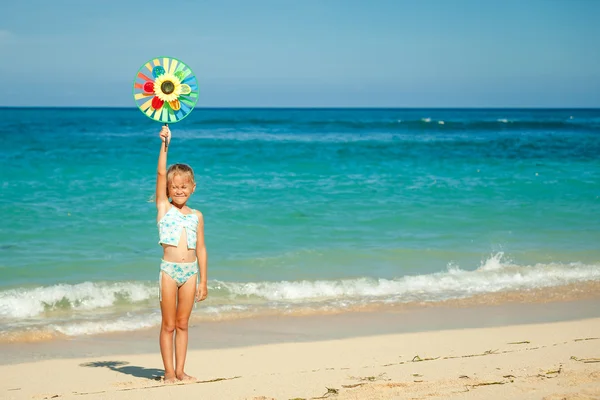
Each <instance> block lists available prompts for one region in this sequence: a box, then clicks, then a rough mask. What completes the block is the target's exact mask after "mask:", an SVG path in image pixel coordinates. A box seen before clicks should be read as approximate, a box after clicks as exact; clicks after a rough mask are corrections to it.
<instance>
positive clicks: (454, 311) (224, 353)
mask: <svg viewBox="0 0 600 400" xmlns="http://www.w3.org/2000/svg"><path fill="white" fill-rule="evenodd" d="M597 306H598V300H595V299H591V300H590V299H588V300H583V301H572V302H554V303H544V304H531V303H529V304H513V305H507V304H504V305H501V306H487V307H480V306H475V307H444V306H438V307H429V308H420V309H414V310H394V311H388V312H378V313H353V314H340V315H331V316H312V317H276V318H275V317H274V318H266V319H262V320H256V319H249V320H245V321H244V320H242V321H234V322H221V323H214V324H205V325H204V326H194V327H192V328H191V332H190V334H191V337H192V342H191V349H190V352H189V354H188V361H187V370H188V372H189V373H190V374H192V375H195V376H196V377H197V378H198V382H196V383H188V384H174V385H165V384H163V383H161V381H160V376H161V375H162V364H161V361H160V357H159V354H158V351H157V350H156V351H152V349H153V347H156V348H157V344H156V343H155V342H156V337H155V336H156V332H155V331H154V330H148V331H146V332H142V333H136V334H129V335H107V336H93V337H89V338H86V339H85V340H70V341H69V340H62V341H61V340H54V341H51V342H46V343H20V344H18V343H13V344H10V345H4V347H2V348H0V351H1V352H2V354H4V356H5V357H3V358H4V365H0V376H2V380H1V383H0V398H3V399H52V398H56V399H71V398H73V399H74V398H78V399H81V398H85V399H164V398H201V399H254V400H259V399H263V400H265V399H277V400H279V399H286V400H287V399H425V398H427V399H436V398H437V399H446V398H452V399H548V400H554V399H556V400H558V399H598V398H600V317H599V316H598V315H597V313H598V311H597V310H598V307H597ZM527 321H529V323H527ZM92 343H95V346H96V347H94V346H92ZM9 346H10V347H9ZM51 349H53V350H52V351H51ZM19 354H20V359H19ZM82 355H83V356H82ZM27 357H29V361H26V362H20V361H19V360H27V359H28V358H27ZM32 358H35V359H36V360H35V361H31V359H32Z"/></svg>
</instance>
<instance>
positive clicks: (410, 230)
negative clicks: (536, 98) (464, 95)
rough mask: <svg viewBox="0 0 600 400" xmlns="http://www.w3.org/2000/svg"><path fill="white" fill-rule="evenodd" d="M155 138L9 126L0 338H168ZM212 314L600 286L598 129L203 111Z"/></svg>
mask: <svg viewBox="0 0 600 400" xmlns="http://www.w3.org/2000/svg"><path fill="white" fill-rule="evenodd" d="M159 129H160V124H157V123H155V122H153V121H151V120H149V119H147V118H145V117H144V116H143V115H142V114H141V113H140V112H139V111H138V110H137V109H6V108H5V109H0V140H1V141H2V143H3V145H2V146H1V147H0V162H1V164H2V167H1V170H0V171H1V172H0V178H1V184H0V185H1V196H0V219H1V220H2V229H1V230H0V335H2V333H4V334H7V332H9V333H10V332H12V333H14V332H23V331H49V332H60V333H63V334H67V335H78V334H89V333H97V332H104V331H122V330H131V329H139V328H143V327H147V326H153V325H155V324H157V323H158V321H159V313H158V300H157V297H156V293H157V277H158V262H159V259H160V256H161V248H160V246H158V244H157V241H158V234H157V230H156V223H155V213H156V211H155V207H154V203H153V202H152V199H151V197H152V196H153V192H154V184H155V171H156V161H157V155H158V151H159V146H160V140H159V139H158V131H159ZM171 129H172V132H173V139H172V143H171V146H170V151H169V163H173V162H186V163H189V164H190V165H192V167H194V169H195V172H196V175H197V184H198V188H197V190H196V193H195V195H194V196H193V197H192V199H191V201H190V206H192V207H193V208H197V209H200V210H201V211H202V212H203V214H204V216H205V224H206V226H205V230H206V231H205V233H206V242H207V247H208V251H209V290H210V293H209V296H210V297H209V299H208V300H207V301H206V302H204V303H203V304H202V305H201V306H199V307H198V308H197V309H196V310H195V313H194V316H195V317H196V318H200V319H201V318H209V319H210V318H212V319H215V318H217V319H218V318H226V317H232V316H233V317H239V316H248V315H256V314H261V313H264V312H276V313H285V312H291V311H294V310H299V309H301V310H304V311H305V312H312V311H314V312H318V311H323V310H340V309H341V310H344V309H352V308H353V307H357V306H361V305H365V304H380V303H381V304H390V303H394V304H395V303H404V302H414V301H417V302H421V301H426V302H429V301H439V300H445V299H451V298H464V297H469V296H472V295H475V294H483V293H497V292H503V291H509V290H530V289H534V288H542V287H551V286H560V285H565V284H570V283H577V282H584V281H590V280H596V281H597V280H600V246H599V245H598V243H600V219H598V215H600V159H599V157H598V155H599V154H600V110H435V109H339V110H337V109H335V110H334V109H332V110H325V109H208V110H206V109H197V110H195V111H194V112H193V113H192V114H191V115H190V117H188V118H187V119H186V120H184V121H183V122H181V123H179V124H176V125H173V126H172V127H171Z"/></svg>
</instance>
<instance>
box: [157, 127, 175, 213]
mask: <svg viewBox="0 0 600 400" xmlns="http://www.w3.org/2000/svg"><path fill="white" fill-rule="evenodd" d="M160 138H161V140H162V144H161V146H160V153H159V155H158V168H157V170H156V208H157V210H158V214H159V215H158V218H159V219H160V218H161V217H162V215H161V214H164V213H165V212H166V211H167V206H168V205H169V197H168V196H167V150H168V147H167V146H166V143H168V142H170V141H171V130H170V129H169V127H168V126H163V127H162V129H161V130H160ZM165 141H166V142H165Z"/></svg>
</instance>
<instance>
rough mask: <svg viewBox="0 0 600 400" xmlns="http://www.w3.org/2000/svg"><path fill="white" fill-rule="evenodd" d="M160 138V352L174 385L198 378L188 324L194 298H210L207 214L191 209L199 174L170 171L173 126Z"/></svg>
mask: <svg viewBox="0 0 600 400" xmlns="http://www.w3.org/2000/svg"><path fill="white" fill-rule="evenodd" d="M160 138H161V139H162V145H161V149H160V154H159V156H158V170H157V177H156V209H157V210H158V214H157V216H156V220H157V223H158V232H159V238H160V239H159V244H160V245H162V247H163V257H162V260H161V264H160V273H159V275H160V276H159V290H160V310H161V313H162V324H161V328H160V353H161V355H162V359H163V364H164V366H165V383H173V382H175V381H176V380H180V381H188V380H195V378H193V377H191V376H189V375H187V374H186V373H185V372H184V365H185V357H186V353H187V345H188V322H189V319H190V315H191V313H192V307H193V306H194V300H195V301H202V300H204V299H206V296H207V295H208V289H207V277H206V270H207V252H206V246H205V244H204V218H203V217H202V213H201V212H200V211H198V210H193V209H191V208H189V207H188V206H187V201H188V200H189V198H190V196H191V195H192V193H194V190H195V189H196V183H195V181H194V171H193V170H192V168H190V166H188V165H186V164H174V165H172V166H170V167H169V169H168V170H167V150H168V143H169V141H170V139H171V131H170V130H169V128H168V127H167V126H163V128H162V129H161V131H160ZM169 199H171V200H170V201H169ZM173 336H175V341H174V342H175V344H174V345H173ZM173 356H174V358H175V364H174V365H173Z"/></svg>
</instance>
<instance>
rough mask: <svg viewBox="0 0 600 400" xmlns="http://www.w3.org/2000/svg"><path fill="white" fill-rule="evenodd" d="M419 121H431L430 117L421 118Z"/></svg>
mask: <svg viewBox="0 0 600 400" xmlns="http://www.w3.org/2000/svg"><path fill="white" fill-rule="evenodd" d="M421 121H423V122H431V118H421Z"/></svg>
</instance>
